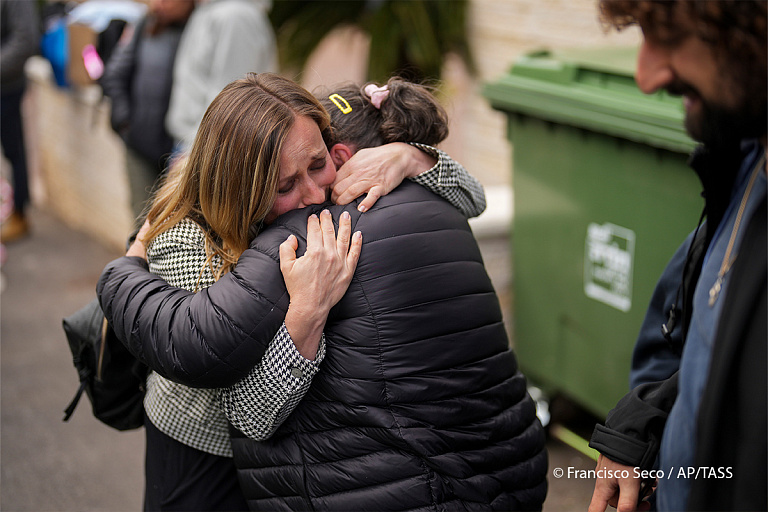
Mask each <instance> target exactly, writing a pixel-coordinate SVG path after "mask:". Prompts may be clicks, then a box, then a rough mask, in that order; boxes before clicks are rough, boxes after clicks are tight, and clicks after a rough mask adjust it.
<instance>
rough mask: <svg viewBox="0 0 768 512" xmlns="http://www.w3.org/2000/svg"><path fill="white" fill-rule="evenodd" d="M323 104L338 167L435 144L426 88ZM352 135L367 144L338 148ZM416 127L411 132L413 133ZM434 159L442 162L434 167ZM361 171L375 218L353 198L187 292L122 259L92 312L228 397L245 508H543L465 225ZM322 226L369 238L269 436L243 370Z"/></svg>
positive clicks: (526, 424) (281, 227) (516, 374)
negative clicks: (286, 410)
mask: <svg viewBox="0 0 768 512" xmlns="http://www.w3.org/2000/svg"><path fill="white" fill-rule="evenodd" d="M366 91H367V92H366ZM411 93H415V95H414V96H411ZM423 95H426V96H423ZM420 96H421V97H423V98H424V100H428V101H427V104H426V105H424V104H423V103H421V104H420V107H425V106H426V108H422V109H417V110H414V111H413V113H412V115H409V116H400V121H398V120H397V119H398V116H397V114H396V111H397V110H399V109H400V108H402V106H403V104H407V103H401V100H404V101H405V100H408V99H409V98H411V97H413V98H418V97H420ZM321 102H322V103H323V104H325V105H329V106H327V107H326V108H328V109H330V115H331V118H332V123H331V124H332V126H333V129H332V130H329V131H327V132H324V134H323V135H324V138H325V143H326V144H327V146H328V154H329V156H330V159H331V160H332V161H333V163H334V164H335V165H336V166H337V167H339V166H341V167H342V168H343V166H344V165H345V164H346V163H347V162H350V161H351V159H352V158H353V156H356V152H358V154H359V152H362V151H365V150H366V149H370V148H369V146H368V145H375V144H383V143H386V144H387V145H389V146H392V145H395V146H393V147H395V148H397V147H399V146H397V145H398V144H403V143H404V140H405V139H404V138H403V137H405V136H408V137H410V136H414V133H420V135H419V138H420V139H421V140H419V139H415V140H408V141H407V142H408V143H423V142H424V141H427V142H429V143H431V144H437V143H439V142H441V141H442V140H443V139H444V138H445V136H446V135H447V133H448V130H447V116H445V113H444V111H443V110H442V108H441V107H440V106H439V104H438V103H437V102H436V101H434V99H433V98H431V95H429V92H428V91H427V90H426V89H424V88H421V87H419V86H412V85H406V84H402V83H400V82H399V81H391V82H390V83H389V84H387V86H386V87H384V88H381V87H378V86H375V85H374V87H366V88H354V89H351V90H347V89H339V90H336V91H334V92H333V93H332V94H329V95H328V96H325V97H323V98H322V99H321ZM328 102H330V104H329V103H328ZM330 105H332V106H330ZM334 108H335V109H338V110H339V113H340V114H341V117H339V118H338V119H337V118H336V114H337V113H336V112H334V111H333V109H334ZM390 109H392V110H390ZM422 114H424V115H422ZM358 115H359V116H360V117H359V118H358ZM347 116H348V117H347ZM427 119H428V120H429V121H427ZM334 123H336V124H334ZM356 123H360V124H362V125H363V126H367V130H362V131H361V133H362V134H364V135H371V134H373V138H372V139H370V140H368V141H367V140H366V139H365V138H363V137H362V136H361V137H359V138H357V136H355V137H356V138H355V140H352V136H351V135H344V133H345V131H344V130H345V128H346V127H347V126H348V124H356ZM403 123H404V124H403ZM414 123H416V124H422V126H420V127H419V128H421V129H422V131H421V132H414V131H411V130H412V128H411V127H410V125H411V124H414ZM424 123H428V124H429V126H424V125H423V124H424ZM419 128H416V129H417V130H418V129H419ZM382 134H393V135H382ZM398 134H400V135H398ZM347 137H349V139H347ZM378 137H381V138H380V139H379V138H378ZM384 147H387V146H384ZM432 151H433V154H434V155H435V157H436V158H437V160H438V161H439V160H440V159H441V158H442V155H443V154H442V153H441V152H439V151H438V150H432ZM398 172H399V171H398ZM374 174H377V175H378V176H379V177H380V178H384V179H382V180H380V181H379V182H378V183H379V185H377V186H380V187H381V190H380V192H381V193H382V194H383V193H384V192H389V193H388V194H386V195H383V196H382V197H380V198H378V200H377V201H375V203H374V204H373V205H372V206H371V207H370V208H365V207H364V206H363V203H364V201H365V199H367V196H366V197H365V198H364V197H358V198H357V199H355V200H354V201H352V202H351V203H350V204H348V205H334V204H332V203H324V204H320V205H311V206H307V207H305V208H302V209H298V210H293V211H288V212H287V213H284V214H283V215H281V216H279V217H277V218H275V219H270V223H269V226H268V227H267V228H266V229H264V230H263V231H262V232H261V233H260V234H259V235H258V236H257V237H256V238H255V239H254V240H253V242H252V243H251V245H250V247H249V248H248V249H246V250H245V251H244V252H243V253H242V254H241V256H240V258H239V260H238V261H237V264H236V266H234V267H233V269H232V270H231V271H230V272H229V273H227V274H226V275H224V276H222V277H221V278H220V279H219V280H218V281H217V282H216V283H214V284H212V285H211V286H210V287H208V288H206V290H204V291H203V292H201V293H199V294H190V293H186V292H184V291H182V290H178V289H170V288H169V287H168V285H167V284H166V283H165V282H163V281H162V280H159V279H156V278H153V277H152V276H150V275H149V274H146V273H142V272H137V267H136V264H135V260H134V261H133V262H132V260H131V259H130V258H123V259H121V260H117V261H116V262H113V263H111V264H110V265H109V266H108V267H107V269H106V270H105V272H104V274H103V275H102V277H101V279H100V281H99V285H98V293H99V296H100V299H101V301H102V305H103V306H104V310H105V312H107V316H108V317H109V318H110V320H111V321H112V322H113V325H114V327H115V331H116V332H117V333H118V335H119V336H122V337H124V338H125V340H126V341H127V344H128V346H129V348H131V350H132V351H133V352H134V353H136V354H137V355H138V356H139V357H142V356H144V358H145V359H149V360H150V362H153V363H154V364H155V365H157V367H159V368H161V369H163V371H164V372H165V374H166V375H167V376H169V377H170V378H173V379H174V380H178V381H179V382H181V383H183V384H187V385H191V386H201V387H226V386H228V387H229V389H226V390H224V391H223V396H222V400H221V403H222V406H223V409H224V411H225V413H226V415H227V417H228V418H229V420H230V422H231V424H232V425H233V428H232V429H231V436H232V438H231V440H232V449H233V452H234V460H235V464H236V466H237V471H238V479H239V481H240V485H241V488H242V491H243V493H244V495H245V498H246V500H247V502H248V506H249V507H250V508H251V509H252V510H329V511H335V510H427V509H430V510H432V509H457V510H459V509H460V510H466V509H473V510H536V509H541V506H542V503H543V501H544V498H545V495H546V488H547V484H546V471H547V455H546V451H545V435H544V431H543V428H542V426H541V424H540V422H539V421H538V419H537V418H536V414H535V406H534V404H533V401H532V400H531V398H530V396H529V395H528V393H527V389H526V380H525V377H524V376H523V375H522V373H521V372H520V371H519V368H518V366H517V361H516V358H515V355H514V353H513V351H512V350H511V349H510V347H509V340H508V338H507V334H506V329H505V327H504V323H503V320H502V314H501V309H500V306H499V301H498V297H497V295H496V293H495V290H494V289H493V285H492V284H491V281H490V278H489V277H488V274H487V272H486V270H485V267H484V265H483V260H482V256H481V253H480V250H479V247H478V245H477V242H476V240H475V239H474V236H473V235H472V231H471V229H470V227H469V225H468V224H467V220H466V218H465V216H464V215H462V213H461V212H460V211H459V210H458V209H457V208H455V207H454V206H452V205H451V203H449V202H447V201H446V200H445V199H443V198H441V197H439V196H437V195H435V194H434V193H433V192H431V191H430V190H428V189H427V188H425V187H423V186H420V185H418V184H416V183H412V182H411V180H405V181H404V182H403V183H402V184H399V185H398V184H397V183H395V184H394V185H391V190H388V189H389V188H390V185H389V184H388V183H390V182H389V181H388V178H389V177H392V176H397V174H398V173H397V172H387V171H383V172H381V173H374ZM405 174H407V172H405ZM449 174H450V173H446V176H443V175H438V176H437V177H436V178H434V179H436V180H437V181H440V180H441V179H444V178H448V177H449V176H448V175H449ZM344 179H345V178H344ZM337 185H338V183H337ZM280 186H281V187H282V183H281V184H280ZM350 188H351V187H347V188H346V190H344V191H342V192H340V193H339V195H340V196H341V195H343V193H344V192H346V191H349V189H350ZM350 193H354V191H353V192H350ZM369 195H370V194H369ZM363 210H365V211H363ZM321 212H327V213H321ZM318 214H320V216H321V218H322V219H325V220H330V219H333V222H334V223H340V224H341V225H343V226H345V228H344V229H345V232H346V233H350V232H351V231H359V232H362V233H363V240H364V242H363V244H362V248H361V252H360V256H359V261H358V263H357V267H356V270H355V272H354V275H353V276H352V279H351V282H350V284H349V287H348V289H347V291H346V293H345V294H344V296H343V297H341V299H340V300H339V301H338V303H336V305H335V306H334V307H333V308H331V310H330V312H329V313H328V316H327V321H326V322H325V325H324V327H323V332H324V336H325V354H324V359H323V362H322V367H321V369H320V371H319V372H317V374H316V375H315V376H314V379H313V381H312V385H311V386H310V387H309V390H308V391H307V392H306V395H304V397H303V399H302V400H301V401H300V402H299V403H298V404H296V405H295V409H293V412H292V413H291V414H290V415H288V416H287V417H284V418H281V422H282V423H281V424H280V426H279V427H278V428H277V430H276V431H274V432H272V433H271V435H270V436H268V438H265V437H264V436H262V435H261V433H260V431H261V429H262V427H263V422H262V421H260V419H259V417H258V413H257V412H255V411H257V410H258V409H259V402H261V401H262V400H263V397H262V396H261V395H260V394H259V392H258V391H257V390H258V389H262V390H263V389H271V387H270V386H269V385H268V383H266V382H265V381H264V376H263V375H261V376H260V375H259V371H258V369H257V368H255V367H253V363H252V361H254V360H257V359H258V357H260V352H259V346H263V344H265V343H266V342H268V338H269V336H270V333H273V332H274V330H275V329H277V328H278V327H279V325H280V322H281V321H282V316H283V314H284V312H285V311H286V310H287V308H288V307H289V305H291V304H292V299H291V298H289V296H288V294H287V293H286V282H288V281H289V280H288V279H286V282H284V281H283V277H282V275H281V272H280V269H281V267H284V266H285V265H286V263H290V262H292V261H298V260H295V256H296V255H301V254H304V251H305V250H306V251H307V253H309V249H308V245H307V241H308V240H311V235H310V236H308V235H307V225H308V220H311V219H312V218H314V216H316V215H318ZM347 223H349V224H347ZM346 226H348V227H346ZM294 251H296V252H295V254H294ZM257 285H258V288H257V287H256V286H257ZM288 287H289V288H290V287H291V283H290V282H288ZM281 313H282V314H281ZM190 326H192V329H190ZM191 330H193V331H194V332H193V333H192V332H190V331H191ZM177 333H181V334H177ZM178 336H182V337H184V336H189V337H193V338H194V340H190V341H194V343H187V344H183V345H182V344H180V343H179V340H178V339H176V338H178ZM147 355H149V357H147ZM180 361H181V362H183V364H184V365H185V366H184V367H182V364H181V363H180ZM249 364H250V366H251V368H249V367H248V365H249ZM243 371H245V372H246V373H247V375H245V378H243V373H242V372H243ZM265 384H266V385H265ZM273 385H274V386H275V387H279V386H281V385H284V383H282V382H274V383H273Z"/></svg>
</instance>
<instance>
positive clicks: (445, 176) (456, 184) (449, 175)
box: [410, 142, 485, 218]
mask: <svg viewBox="0 0 768 512" xmlns="http://www.w3.org/2000/svg"><path fill="white" fill-rule="evenodd" d="M411 145H412V146H415V147H417V148H419V149H421V150H422V151H424V152H425V153H428V154H430V155H432V156H434V157H435V158H437V164H435V166H434V167H432V168H431V169H430V170H428V171H425V172H423V173H421V174H419V175H418V176H415V177H413V178H410V179H411V181H413V182H415V183H418V184H419V185H421V186H423V187H426V188H428V189H429V190H431V191H432V192H434V193H435V194H437V195H439V196H440V197H442V198H443V199H445V200H446V201H448V202H449V203H451V204H452V205H453V206H455V207H456V208H457V209H458V210H459V211H460V212H461V213H463V214H464V216H466V217H467V218H471V217H477V216H478V215H480V214H481V213H483V211H485V191H484V190H483V186H482V185H481V184H480V182H479V181H477V179H476V178H475V177H474V176H472V175H471V174H469V172H467V170H466V169H465V168H464V166H463V165H461V164H460V163H459V162H457V161H455V160H454V159H452V158H451V157H450V156H448V154H447V153H446V152H445V151H442V150H439V149H437V148H433V147H432V146H427V145H426V144H418V143H415V142H412V143H411Z"/></svg>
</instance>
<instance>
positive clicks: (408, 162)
mask: <svg viewBox="0 0 768 512" xmlns="http://www.w3.org/2000/svg"><path fill="white" fill-rule="evenodd" d="M406 178H408V179H410V180H412V181H414V182H415V183H418V184H419V185H422V186H423V187H426V188H427V189H429V190H430V191H432V192H434V193H435V194H437V195H439V196H440V197H442V198H443V199H445V200H446V201H448V202H449V203H451V204H452V205H453V206H455V207H456V208H457V209H458V210H459V211H461V213H462V214H463V215H464V216H465V217H467V218H469V217H476V216H478V215H480V214H481V213H482V212H483V211H484V210H485V192H484V191H483V186H482V185H481V184H480V182H479V181H477V179H475V178H474V177H473V176H472V175H471V174H469V173H468V172H467V170H466V169H465V168H464V167H463V166H462V165H461V164H459V163H458V162H456V161H455V160H453V159H451V157H450V156H448V154H447V153H445V152H444V151H441V150H439V149H436V148H433V147H432V146H427V145H425V144H417V143H411V144H404V143H402V142H393V143H391V144H385V145H383V146H379V147H375V148H366V149H361V150H360V151H358V152H357V153H355V154H354V155H353V156H352V158H350V159H349V160H348V161H347V162H346V163H345V164H344V165H342V166H341V168H340V169H339V171H338V174H337V176H336V181H335V182H334V185H333V191H332V196H331V198H332V199H333V201H334V202H335V203H337V204H347V203H349V202H350V201H352V200H353V199H355V198H357V197H358V196H360V195H362V194H367V196H366V198H365V199H363V201H362V202H361V203H360V204H361V206H362V207H363V208H364V209H365V210H368V209H370V208H371V207H372V206H373V205H374V204H375V203H376V201H377V200H378V198H379V197H381V196H384V195H386V194H388V193H390V192H391V191H392V190H394V189H395V188H397V186H398V185H400V183H402V181H403V180H404V179H406ZM365 210H362V211H365Z"/></svg>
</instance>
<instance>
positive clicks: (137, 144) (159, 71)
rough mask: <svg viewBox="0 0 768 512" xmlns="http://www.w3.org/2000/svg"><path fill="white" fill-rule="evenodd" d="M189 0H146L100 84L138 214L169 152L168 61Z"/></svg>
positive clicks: (186, 15)
mask: <svg viewBox="0 0 768 512" xmlns="http://www.w3.org/2000/svg"><path fill="white" fill-rule="evenodd" d="M194 7H195V2H194V0H151V1H150V3H149V13H148V14H147V16H146V17H144V18H143V19H142V20H141V21H140V22H139V23H138V24H137V25H136V27H135V28H134V29H133V30H134V32H133V36H132V37H131V39H130V40H129V41H128V42H127V43H125V44H123V45H121V46H120V47H118V49H117V50H116V51H115V52H114V53H113V54H112V56H111V57H110V59H109V60H108V61H107V66H106V69H105V71H104V75H103V76H102V78H101V86H102V88H103V89H104V94H106V95H107V96H109V97H110V99H111V100H112V112H111V122H112V129H114V130H115V132H117V133H118V134H119V135H120V137H122V139H123V141H125V151H126V171H127V173H128V182H129V184H130V191H131V209H132V211H133V215H134V217H135V218H139V216H140V215H141V213H142V211H143V209H144V206H145V204H146V201H147V199H148V198H149V196H150V191H151V190H152V188H153V186H154V184H155V182H156V181H157V178H158V177H159V176H160V175H161V174H162V172H163V170H164V169H165V167H166V164H167V163H168V162H167V160H168V157H169V156H170V155H171V153H172V151H173V138H172V137H171V136H170V135H169V134H168V132H167V131H166V130H165V114H166V112H167V111H168V104H169V101H170V97H171V86H172V80H173V63H174V60H175V56H176V49H177V48H178V46H179V41H180V40H181V35H182V32H183V29H184V25H185V24H186V21H187V19H188V18H189V16H190V15H191V14H192V10H193V9H194Z"/></svg>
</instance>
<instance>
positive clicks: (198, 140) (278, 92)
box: [144, 73, 330, 279]
mask: <svg viewBox="0 0 768 512" xmlns="http://www.w3.org/2000/svg"><path fill="white" fill-rule="evenodd" d="M297 116H307V117H309V118H310V119H312V120H313V121H315V123H317V126H318V128H319V129H320V131H321V132H322V133H323V137H324V138H325V139H326V140H327V139H328V138H329V131H330V119H329V117H328V114H327V112H326V111H325V109H324V108H323V107H322V105H320V103H319V102H318V101H317V100H316V99H315V97H314V96H312V95H311V94H310V93H309V92H308V91H306V90H305V89H304V88H302V87H301V86H299V85H298V84H296V83H294V82H292V81H290V80H288V79H285V78H282V77H280V76H278V75H274V74H271V73H261V74H255V73H249V74H248V75H246V77H245V78H243V79H241V80H236V81H234V82H232V83H230V84H229V85H227V86H226V87H225V88H224V89H223V90H222V91H221V92H220V93H219V95H218V96H216V98H215V99H214V100H213V102H211V105H210V106H209V107H208V110H206V112H205V115H204V116H203V119H202V121H201V123H200V128H199V129H198V132H197V136H196V137H195V141H194V143H193V144H192V148H191V149H190V151H189V154H188V155H187V156H186V157H184V158H182V159H181V160H180V161H179V162H178V164H177V165H176V166H174V167H173V168H172V169H171V170H169V173H168V177H167V178H166V180H165V182H164V184H163V185H162V186H161V187H160V189H159V190H158V191H157V192H156V194H155V196H154V200H153V203H152V206H151V208H150V210H149V213H148V215H147V218H148V219H149V221H150V229H149V231H148V233H147V235H146V238H145V239H144V243H145V244H149V242H150V241H151V240H153V239H154V238H155V237H156V236H157V235H159V234H160V233H162V232H164V231H166V230H168V229H169V228H171V227H172V226H174V225H175V224H177V223H178V222H179V221H180V220H182V219H183V218H185V217H189V218H191V219H192V220H194V221H195V222H197V223H198V224H199V225H200V226H201V227H202V228H203V230H204V231H205V245H206V253H207V255H208V262H209V265H210V266H211V270H212V271H213V274H214V276H215V277H216V279H218V278H219V277H221V275H223V274H224V273H225V272H227V271H229V270H230V269H231V268H232V267H233V266H234V264H235V262H237V259H238V258H239V257H240V255H241V254H242V252H243V251H245V249H247V248H248V244H249V243H250V240H251V239H252V238H253V236H255V234H256V232H257V230H258V226H259V225H260V223H261V222H262V221H263V219H264V217H265V216H266V215H267V214H268V213H269V212H270V210H271V209H272V206H273V204H274V202H275V198H276V196H277V186H278V180H279V175H280V153H281V151H282V147H283V143H284V141H285V139H286V137H287V135H288V132H289V131H290V130H291V128H292V127H293V125H294V123H295V120H296V117H297ZM216 259H218V260H219V263H217V264H215V265H214V261H215V260H216ZM214 267H218V268H214Z"/></svg>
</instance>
